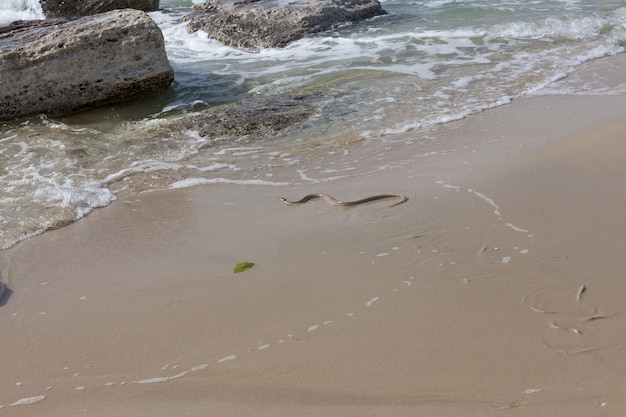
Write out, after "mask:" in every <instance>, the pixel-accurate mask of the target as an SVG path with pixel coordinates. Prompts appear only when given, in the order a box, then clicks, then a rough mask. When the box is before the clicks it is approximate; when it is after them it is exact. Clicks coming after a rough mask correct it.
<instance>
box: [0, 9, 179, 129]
mask: <svg viewBox="0 0 626 417" xmlns="http://www.w3.org/2000/svg"><path fill="white" fill-rule="evenodd" d="M13 27H14V28H17V29H15V30H12V31H4V33H3V29H2V28H0V120H10V119H15V118H19V117H22V116H27V115H31V114H37V113H46V114H49V115H52V116H58V115H65V114H69V113H73V112H76V111H80V110H84V109H86V108H90V107H95V106H98V105H101V104H106V103H112V102H118V101H125V100H128V99H130V98H132V97H134V96H136V95H138V94H140V93H142V92H146V91H149V90H154V89H158V88H164V87H169V86H170V85H171V83H172V81H173V80H174V71H173V70H172V68H171V67H170V65H169V62H168V60H167V56H166V54H165V48H164V42H163V35H162V34H161V31H160V29H159V27H158V26H157V25H156V24H155V23H154V22H153V21H152V19H150V17H149V16H148V15H146V14H145V13H144V12H141V11H138V10H130V9H129V10H117V11H113V12H108V13H103V14H99V15H95V16H91V17H85V18H81V19H77V20H73V21H70V22H67V21H59V20H56V21H42V22H41V23H40V24H37V25H34V24H32V23H31V24H28V25H22V27H20V25H13Z"/></svg>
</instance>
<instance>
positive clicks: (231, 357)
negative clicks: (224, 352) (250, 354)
mask: <svg viewBox="0 0 626 417" xmlns="http://www.w3.org/2000/svg"><path fill="white" fill-rule="evenodd" d="M235 359H237V355H229V356H225V357H223V358H222V359H220V360H219V361H217V363H223V362H229V361H234V360H235Z"/></svg>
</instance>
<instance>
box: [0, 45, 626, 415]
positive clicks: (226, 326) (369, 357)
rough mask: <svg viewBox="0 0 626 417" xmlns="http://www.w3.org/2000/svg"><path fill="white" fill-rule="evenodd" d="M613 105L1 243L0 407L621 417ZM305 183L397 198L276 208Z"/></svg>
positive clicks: (113, 211)
mask: <svg viewBox="0 0 626 417" xmlns="http://www.w3.org/2000/svg"><path fill="white" fill-rule="evenodd" d="M615 58H616V59H621V60H625V59H626V58H625V54H622V55H621V56H617V57H615ZM594 71H595V70H594ZM590 74H591V73H590ZM614 76H616V75H615V74H614ZM616 82H621V81H620V80H619V79H618V78H616ZM625 104H626V95H615V96H540V97H527V98H523V99H519V100H515V101H514V102H513V103H511V104H509V105H506V106H502V107H498V108H495V109H492V110H489V111H485V112H483V113H479V114H475V115H472V116H470V117H468V118H466V119H463V120H460V121H456V122H451V123H448V124H445V125H442V126H440V127H439V128H438V129H436V131H435V133H434V135H435V136H436V139H437V140H435V141H430V142H429V141H428V138H419V137H415V138H414V141H415V142H419V143H420V146H415V145H402V144H399V143H395V144H390V145H389V146H388V147H387V149H385V150H384V152H381V151H380V148H379V147H376V149H374V150H373V149H372V148H369V147H368V146H367V144H365V145H363V146H360V147H358V148H357V147H355V149H351V154H350V157H354V158H363V160H366V159H367V158H368V157H371V158H376V160H377V164H379V165H380V166H383V165H385V166H386V169H384V170H370V171H367V170H366V167H362V168H361V169H362V170H363V171H362V173H361V174H358V173H353V174H351V176H350V177H347V178H343V179H339V180H335V181H331V182H328V183H323V184H319V183H318V184H312V185H311V186H308V185H298V186H283V187H261V186H254V187H253V186H242V185H237V186H232V185H211V186H199V187H195V188H188V189H178V190H168V191H163V192H155V193H148V194H142V195H135V196H125V197H123V198H119V199H118V200H117V201H115V202H113V203H112V204H111V205H110V206H108V207H106V208H103V209H99V210H96V211H94V212H92V213H91V214H89V216H87V217H86V218H84V219H82V220H81V221H79V222H76V223H73V224H71V225H69V226H67V227H64V228H61V229H58V230H53V231H49V232H46V233H44V234H43V235H40V236H37V237H34V238H31V239H29V240H26V241H23V242H21V243H19V244H18V245H16V246H14V247H12V248H10V249H8V250H5V251H2V252H0V273H1V274H2V275H1V277H2V278H3V280H8V288H9V289H10V290H11V291H12V294H10V295H11V296H10V298H8V300H6V301H5V303H4V305H1V304H0V328H2V329H3V337H2V339H1V342H0V356H2V357H3V361H2V365H0V375H3V377H2V379H1V380H0V405H3V406H4V408H3V409H0V415H7V416H21V415H29V416H30V415H33V413H35V414H36V413H43V412H45V414H46V415H49V416H55V415H59V416H61V415H63V416H73V415H78V414H84V410H87V411H88V413H89V415H92V416H99V415H102V416H105V415H133V416H143V415H145V416H159V415H172V414H173V413H174V414H184V413H186V414H188V415H206V413H207V412H209V413H211V414H216V415H231V416H238V415H242V416H243V415H250V414H251V413H254V414H255V415H273V416H282V415H284V416H297V415H301V416H312V415H320V414H324V415H328V416H335V415H336V416H352V415H354V416H357V415H363V414H364V413H366V412H367V413H374V414H376V415H384V416H401V415H406V413H407V412H409V413H415V412H418V413H427V414H428V415H433V416H438V417H439V416H455V415H459V414H463V415H465V416H485V415H498V414H499V413H502V412H503V410H506V411H507V412H509V413H511V414H512V415H516V416H536V415H543V414H549V415H552V416H555V417H559V416H570V415H572V414H573V413H576V414H580V413H583V414H585V415H592V414H593V413H600V412H608V413H612V414H619V413H620V412H623V411H624V410H626V399H624V396H623V393H624V390H626V372H624V371H625V370H626V344H624V343H623V341H622V340H623V335H624V334H626V328H625V327H626V325H624V324H623V323H622V322H621V320H620V316H621V307H620V306H622V305H624V301H625V300H626V290H624V289H623V288H621V287H622V286H621V274H622V272H623V271H624V268H625V267H626V265H625V264H626V261H624V260H623V257H622V256H621V254H622V253H624V250H625V249H626V243H624V242H623V239H622V236H623V235H624V233H625V232H626V230H625V229H626V226H625V225H624V223H623V207H624V203H626V194H624V192H623V190H624V187H625V186H626V176H624V175H623V174H624V173H625V170H626V152H625V151H626V144H623V143H622V142H623V140H622V138H623V135H624V132H626V122H624V121H623V120H626V119H625V118H624V115H626V106H625ZM411 135H414V133H412V132H408V133H407V134H405V136H407V137H410V136H411ZM397 139H400V138H397ZM429 146H430V147H429ZM332 162H333V156H332V155H330V156H329V157H328V159H327V161H325V163H326V164H331V163H332ZM383 162H384V164H383ZM295 169H296V168H293V169H291V170H290V169H286V170H284V171H283V172H282V173H281V174H280V175H276V176H275V177H274V178H273V179H274V180H276V181H280V179H281V178H280V176H281V175H284V176H285V177H289V176H292V175H296V174H295V172H296V171H295ZM312 192H327V193H329V194H330V195H332V196H334V197H336V198H338V199H342V200H352V199H357V198H361V197H365V196H367V195H373V194H379V193H401V194H405V195H407V196H408V197H409V201H408V202H406V203H404V204H401V205H398V206H395V207H389V206H390V203H389V202H378V203H374V204H369V205H364V206H360V207H355V208H353V209H348V210H345V209H344V210H342V209H339V210H338V209H336V208H333V207H330V206H328V205H326V204H323V203H321V202H312V203H309V204H306V205H302V206H297V207H289V206H286V205H284V204H283V203H282V202H281V201H280V200H279V197H286V198H288V199H297V198H300V197H302V196H304V195H305V194H308V193H312ZM391 204H392V203H391ZM242 261H251V262H255V266H254V267H253V268H252V269H250V270H248V271H245V272H242V273H240V274H233V273H232V268H233V266H234V265H235V264H236V263H238V262H242ZM20 401H22V402H21V403H20ZM29 402H30V403H32V404H30V405H21V404H27V403H29ZM11 404H15V405H14V406H11Z"/></svg>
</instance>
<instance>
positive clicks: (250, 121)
mask: <svg viewBox="0 0 626 417" xmlns="http://www.w3.org/2000/svg"><path fill="white" fill-rule="evenodd" d="M321 101H322V95H321V94H319V93H306V94H301V95H291V94H285V95H271V96H265V97H254V98H249V99H245V100H241V101H238V102H235V103H231V104H226V105H222V106H218V107H213V108H209V109H207V110H204V111H201V112H198V113H193V114H189V115H184V116H182V117H180V118H177V119H174V120H170V121H167V122H164V123H161V124H159V125H157V126H155V127H153V128H151V129H148V130H147V133H148V135H149V136H151V137H159V136H163V135H170V136H171V135H176V134H180V133H185V132H189V131H193V132H197V134H198V135H199V136H201V137H207V138H211V139H212V140H213V141H218V142H219V141H220V140H222V139H230V138H237V140H238V141H239V143H245V142H246V139H250V140H256V139H259V138H267V137H271V136H275V135H277V134H279V133H283V132H284V131H286V130H287V129H289V128H290V127H295V126H299V125H301V124H302V123H304V122H305V121H306V120H307V119H308V118H309V117H311V115H313V114H314V113H316V112H317V111H318V110H319V106H320V103H321Z"/></svg>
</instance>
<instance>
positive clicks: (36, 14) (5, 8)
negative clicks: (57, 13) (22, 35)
mask: <svg viewBox="0 0 626 417" xmlns="http://www.w3.org/2000/svg"><path fill="white" fill-rule="evenodd" d="M38 19H45V15H44V13H43V9H42V8H41V4H40V3H39V0H2V2H0V25H2V24H5V23H11V22H13V21H15V20H38Z"/></svg>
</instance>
